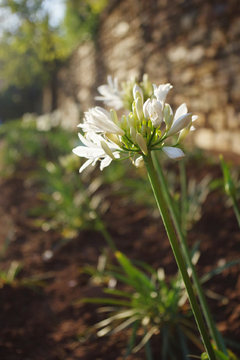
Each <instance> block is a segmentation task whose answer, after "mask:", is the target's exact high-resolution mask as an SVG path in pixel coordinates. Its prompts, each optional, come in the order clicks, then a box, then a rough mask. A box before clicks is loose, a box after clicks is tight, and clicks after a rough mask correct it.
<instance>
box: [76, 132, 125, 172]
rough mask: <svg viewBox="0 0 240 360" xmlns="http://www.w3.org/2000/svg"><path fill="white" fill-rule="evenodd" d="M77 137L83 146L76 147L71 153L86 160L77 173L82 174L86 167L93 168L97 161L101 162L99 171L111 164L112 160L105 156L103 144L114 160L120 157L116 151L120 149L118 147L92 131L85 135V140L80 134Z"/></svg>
mask: <svg viewBox="0 0 240 360" xmlns="http://www.w3.org/2000/svg"><path fill="white" fill-rule="evenodd" d="M78 136H79V139H80V140H81V142H82V143H83V145H84V146H77V147H76V148H75V149H73V153H74V154H76V155H78V156H80V157H85V158H87V159H88V160H87V161H86V162H85V163H84V164H83V165H82V166H81V168H80V170H79V172H82V171H83V170H84V169H85V168H86V167H87V166H88V165H93V166H94V165H95V164H96V162H97V161H98V160H100V161H101V165H100V169H101V170H102V169H104V168H105V167H106V166H108V165H109V164H110V163H111V161H112V158H111V157H110V156H108V155H107V154H106V152H105V151H104V150H103V147H102V146H101V144H102V143H103V142H104V143H106V144H107V145H108V147H109V149H110V150H111V152H112V153H113V156H114V157H115V158H119V157H120V155H119V152H118V151H117V150H118V149H120V148H119V146H117V145H116V144H114V143H112V142H108V141H106V140H105V139H103V137H102V136H100V135H97V134H95V133H94V132H93V131H92V132H88V133H87V134H86V138H85V137H84V136H82V135H81V134H78Z"/></svg>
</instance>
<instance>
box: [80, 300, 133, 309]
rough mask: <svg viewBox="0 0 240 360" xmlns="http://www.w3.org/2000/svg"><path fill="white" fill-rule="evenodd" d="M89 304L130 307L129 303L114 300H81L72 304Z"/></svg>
mask: <svg viewBox="0 0 240 360" xmlns="http://www.w3.org/2000/svg"><path fill="white" fill-rule="evenodd" d="M80 303H89V304H109V305H118V306H127V307H131V302H129V301H123V300H116V299H104V298H83V299H80V300H77V301H76V302H74V304H80Z"/></svg>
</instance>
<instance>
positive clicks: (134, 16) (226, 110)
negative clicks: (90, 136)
mask: <svg viewBox="0 0 240 360" xmlns="http://www.w3.org/2000/svg"><path fill="white" fill-rule="evenodd" d="M145 72H147V73H148V74H149V76H150V80H151V81H152V82H153V83H156V84H161V83H166V82H170V83H171V84H173V86H174V87H173V89H172V90H171V92H170V93H169V96H168V102H169V103H171V104H172V105H173V107H175V108H176V107H177V106H178V105H180V104H181V103H182V102H186V104H187V106H188V108H189V110H190V111H191V112H193V113H194V114H196V115H198V116H199V119H198V120H197V121H196V123H195V124H196V127H198V128H199V129H198V131H196V132H195V133H194V134H193V137H194V141H195V143H196V144H197V145H198V146H199V147H202V148H204V149H215V150H220V151H234V152H236V153H239V154H240V1H239V0H222V1H220V0H218V1H214V0H211V1H210V0H158V1H157V0H156V1H153V0H148V1H144V0H121V1H113V2H111V3H110V6H109V8H108V9H106V11H105V12H104V13H103V14H102V17H101V22H100V27H99V32H98V38H97V42H96V44H94V43H93V42H91V41H89V42H85V43H84V44H83V45H81V46H80V47H79V49H77V50H76V51H75V53H74V54H73V56H72V58H71V60H70V63H69V67H68V68H64V69H62V70H61V72H60V73H59V88H58V104H59V107H61V108H62V109H63V110H64V109H65V110H64V111H68V112H69V111H70V113H71V111H73V109H74V108H75V110H74V111H75V114H76V113H77V112H76V108H78V109H80V110H81V111H85V110H87V109H88V107H89V106H94V105H95V102H94V96H96V95H97V93H96V88H97V86H98V85H100V84H104V83H106V76H107V75H108V74H111V75H112V76H117V77H118V78H119V81H120V82H121V80H125V79H127V78H129V77H131V76H136V77H138V78H141V77H142V75H143V74H144V73H145ZM74 111H73V112H74ZM78 114H79V112H78ZM70 118H71V121H73V122H74V121H76V122H77V121H79V119H73V117H71V116H70ZM195 124H194V125H195Z"/></svg>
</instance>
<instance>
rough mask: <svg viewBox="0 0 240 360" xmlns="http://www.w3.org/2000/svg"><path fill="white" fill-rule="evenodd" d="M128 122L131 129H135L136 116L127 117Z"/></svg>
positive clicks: (131, 114)
mask: <svg viewBox="0 0 240 360" xmlns="http://www.w3.org/2000/svg"><path fill="white" fill-rule="evenodd" d="M127 122H128V125H129V127H134V126H135V116H134V115H133V113H130V114H129V115H128V117H127Z"/></svg>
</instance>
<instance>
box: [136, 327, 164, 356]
mask: <svg viewBox="0 0 240 360" xmlns="http://www.w3.org/2000/svg"><path fill="white" fill-rule="evenodd" d="M157 331H158V326H153V327H152V328H151V329H150V330H149V331H148V332H147V334H146V335H145V336H144V338H143V339H142V341H141V342H140V343H139V344H138V345H137V346H136V347H135V348H134V349H133V351H132V352H133V353H134V354H135V353H136V352H138V351H139V350H140V349H141V348H142V347H143V346H144V345H145V344H146V343H147V342H148V341H149V340H150V339H151V337H152V336H153V335H154V334H155V333H156V332H157Z"/></svg>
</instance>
